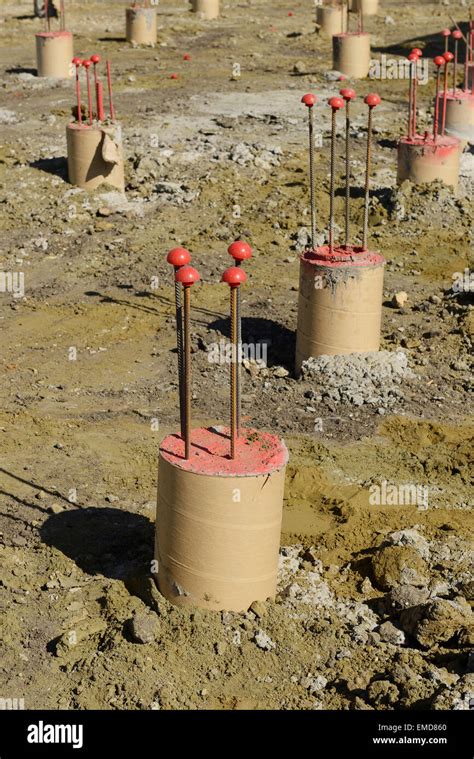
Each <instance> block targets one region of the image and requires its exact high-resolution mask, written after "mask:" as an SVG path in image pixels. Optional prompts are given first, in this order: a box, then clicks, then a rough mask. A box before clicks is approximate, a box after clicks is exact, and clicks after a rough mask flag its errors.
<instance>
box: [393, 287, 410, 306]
mask: <svg viewBox="0 0 474 759" xmlns="http://www.w3.org/2000/svg"><path fill="white" fill-rule="evenodd" d="M407 300H408V293H406V292H405V291H404V290H400V292H398V293H395V295H394V296H393V298H392V306H395V307H396V308H403V306H404V305H405V303H406V302H407Z"/></svg>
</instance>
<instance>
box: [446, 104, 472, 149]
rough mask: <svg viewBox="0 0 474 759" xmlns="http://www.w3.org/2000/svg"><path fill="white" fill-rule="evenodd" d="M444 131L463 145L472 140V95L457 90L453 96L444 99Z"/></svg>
mask: <svg viewBox="0 0 474 759" xmlns="http://www.w3.org/2000/svg"><path fill="white" fill-rule="evenodd" d="M446 131H447V133H448V134H450V135H451V136H453V137H457V138H458V139H459V140H461V142H462V143H463V146H465V145H466V144H467V143H468V142H471V143H472V142H474V95H472V94H471V93H469V92H464V91H463V90H457V91H456V95H455V97H453V96H452V94H449V95H448V97H447V100H446Z"/></svg>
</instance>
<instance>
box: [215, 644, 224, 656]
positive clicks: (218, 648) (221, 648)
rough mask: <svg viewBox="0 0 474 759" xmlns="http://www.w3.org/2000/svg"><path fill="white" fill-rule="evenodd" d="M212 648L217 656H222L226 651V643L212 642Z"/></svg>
mask: <svg viewBox="0 0 474 759" xmlns="http://www.w3.org/2000/svg"><path fill="white" fill-rule="evenodd" d="M214 649H215V652H216V654H217V655H218V656H223V655H224V654H225V652H226V651H227V643H225V641H219V642H218V643H215V644H214Z"/></svg>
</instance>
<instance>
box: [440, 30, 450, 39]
mask: <svg viewBox="0 0 474 759" xmlns="http://www.w3.org/2000/svg"><path fill="white" fill-rule="evenodd" d="M441 34H442V35H443V37H450V36H451V29H443V30H442V31H441Z"/></svg>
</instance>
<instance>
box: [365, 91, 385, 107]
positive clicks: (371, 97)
mask: <svg viewBox="0 0 474 759" xmlns="http://www.w3.org/2000/svg"><path fill="white" fill-rule="evenodd" d="M381 102H382V98H381V97H380V95H377V93H376V92H369V94H368V95H366V96H365V98H364V103H365V104H366V105H368V106H369V108H375V106H376V105H380V103H381Z"/></svg>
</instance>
